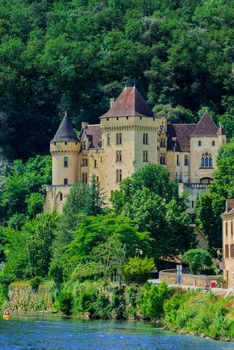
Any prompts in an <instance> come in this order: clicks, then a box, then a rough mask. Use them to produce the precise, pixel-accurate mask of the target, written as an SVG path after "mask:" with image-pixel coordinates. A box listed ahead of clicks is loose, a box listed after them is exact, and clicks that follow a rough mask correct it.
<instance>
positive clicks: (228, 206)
mask: <svg viewBox="0 0 234 350" xmlns="http://www.w3.org/2000/svg"><path fill="white" fill-rule="evenodd" d="M233 208H234V199H227V200H226V213H229V211H231V210H232V209H233Z"/></svg>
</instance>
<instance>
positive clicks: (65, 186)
mask: <svg viewBox="0 0 234 350" xmlns="http://www.w3.org/2000/svg"><path fill="white" fill-rule="evenodd" d="M79 152H80V142H79V140H78V138H77V136H76V134H75V132H74V130H73V127H72V124H71V121H70V119H69V117H68V116H67V113H65V116H64V118H63V120H62V122H61V124H60V126H59V128H58V131H57V132H56V134H55V136H54V138H53V140H52V141H51V142H50V153H51V155H52V186H48V188H47V199H46V208H45V209H46V210H49V211H50V210H53V209H56V210H58V211H61V210H62V207H63V204H64V202H65V199H66V197H67V194H68V192H69V189H70V187H71V186H72V185H73V184H74V183H76V182H77V181H78V179H79V166H78V159H79Z"/></svg>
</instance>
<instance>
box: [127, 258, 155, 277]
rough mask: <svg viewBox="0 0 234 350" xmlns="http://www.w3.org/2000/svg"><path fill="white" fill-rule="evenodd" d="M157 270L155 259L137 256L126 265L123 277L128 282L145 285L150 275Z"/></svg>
mask: <svg viewBox="0 0 234 350" xmlns="http://www.w3.org/2000/svg"><path fill="white" fill-rule="evenodd" d="M155 268H156V267H155V264H154V259H153V258H150V259H149V258H148V257H145V258H140V257H139V256H135V257H134V258H130V259H129V260H128V262H127V264H125V265H124V267H123V276H124V279H125V281H126V282H136V283H144V282H146V281H147V279H148V277H149V273H150V272H151V271H152V270H154V269H155Z"/></svg>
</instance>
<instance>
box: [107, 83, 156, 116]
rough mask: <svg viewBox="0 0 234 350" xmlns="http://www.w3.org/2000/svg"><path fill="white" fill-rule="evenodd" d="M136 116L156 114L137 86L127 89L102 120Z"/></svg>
mask: <svg viewBox="0 0 234 350" xmlns="http://www.w3.org/2000/svg"><path fill="white" fill-rule="evenodd" d="M134 116H143V117H153V116H154V113H153V112H152V110H151V109H150V107H149V106H148V105H147V104H146V102H145V100H144V99H143V97H142V96H141V94H140V93H139V91H138V90H137V88H136V87H135V86H134V87H125V88H124V89H123V91H122V92H121V94H120V95H119V97H118V98H117V99H116V100H115V101H114V103H113V104H112V106H111V108H110V109H109V110H108V111H107V113H105V114H104V115H102V116H101V118H107V117H134Z"/></svg>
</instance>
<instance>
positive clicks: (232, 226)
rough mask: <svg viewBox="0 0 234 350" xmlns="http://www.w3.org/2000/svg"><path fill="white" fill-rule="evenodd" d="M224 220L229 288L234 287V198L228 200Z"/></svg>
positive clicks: (224, 248) (224, 244)
mask: <svg viewBox="0 0 234 350" xmlns="http://www.w3.org/2000/svg"><path fill="white" fill-rule="evenodd" d="M222 220H223V259H224V280H225V281H226V283H227V286H228V288H233V289H234V199H228V200H227V201H226V210H225V213H223V214H222Z"/></svg>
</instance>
